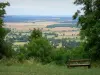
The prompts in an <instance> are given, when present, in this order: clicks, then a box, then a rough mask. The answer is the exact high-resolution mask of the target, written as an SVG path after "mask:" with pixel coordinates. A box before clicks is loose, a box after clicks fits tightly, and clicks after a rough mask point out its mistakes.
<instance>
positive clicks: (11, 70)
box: [0, 60, 100, 75]
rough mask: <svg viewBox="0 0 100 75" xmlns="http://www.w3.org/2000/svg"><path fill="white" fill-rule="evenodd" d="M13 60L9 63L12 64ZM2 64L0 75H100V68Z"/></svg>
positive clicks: (28, 63) (28, 61) (25, 63)
mask: <svg viewBox="0 0 100 75" xmlns="http://www.w3.org/2000/svg"><path fill="white" fill-rule="evenodd" d="M11 61H12V60H10V61H9V63H11ZM6 63H7V61H6V62H5V63H3V62H2V61H1V62H0V75H100V68H91V69H88V68H87V67H83V68H70V69H69V68H67V66H57V65H53V64H46V65H42V64H41V63H38V62H36V61H34V60H26V61H24V63H14V64H11V65H9V66H8V65H6Z"/></svg>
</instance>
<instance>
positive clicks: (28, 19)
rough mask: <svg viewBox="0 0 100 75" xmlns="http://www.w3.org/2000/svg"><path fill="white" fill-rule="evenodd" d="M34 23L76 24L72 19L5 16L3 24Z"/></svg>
mask: <svg viewBox="0 0 100 75" xmlns="http://www.w3.org/2000/svg"><path fill="white" fill-rule="evenodd" d="M34 21H55V22H61V23H76V22H77V20H72V17H53V16H15V15H10V16H5V17H4V22H34Z"/></svg>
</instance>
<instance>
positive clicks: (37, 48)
mask: <svg viewBox="0 0 100 75" xmlns="http://www.w3.org/2000/svg"><path fill="white" fill-rule="evenodd" d="M51 52H52V46H51V45H50V43H49V41H48V40H46V39H45V38H38V39H33V40H32V41H31V42H30V43H29V44H28V56H29V57H35V58H37V59H40V61H42V62H50V61H51V57H50V54H51Z"/></svg>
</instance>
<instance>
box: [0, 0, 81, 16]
mask: <svg viewBox="0 0 100 75" xmlns="http://www.w3.org/2000/svg"><path fill="white" fill-rule="evenodd" d="M0 1H4V2H6V1H8V2H9V3H10V7H7V8H6V11H7V15H41V16H47V15H48V16H65V15H66V16H72V15H73V14H74V13H75V12H76V11H77V9H79V8H80V7H79V6H76V5H74V4H73V2H74V0H0Z"/></svg>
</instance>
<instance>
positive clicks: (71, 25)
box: [47, 23, 79, 28]
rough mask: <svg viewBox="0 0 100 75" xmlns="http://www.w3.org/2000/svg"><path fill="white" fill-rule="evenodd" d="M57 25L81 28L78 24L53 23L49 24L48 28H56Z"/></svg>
mask: <svg viewBox="0 0 100 75" xmlns="http://www.w3.org/2000/svg"><path fill="white" fill-rule="evenodd" d="M55 27H77V28H79V26H77V25H76V24H65V23H64V24H53V25H48V26H47V28H55Z"/></svg>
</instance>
